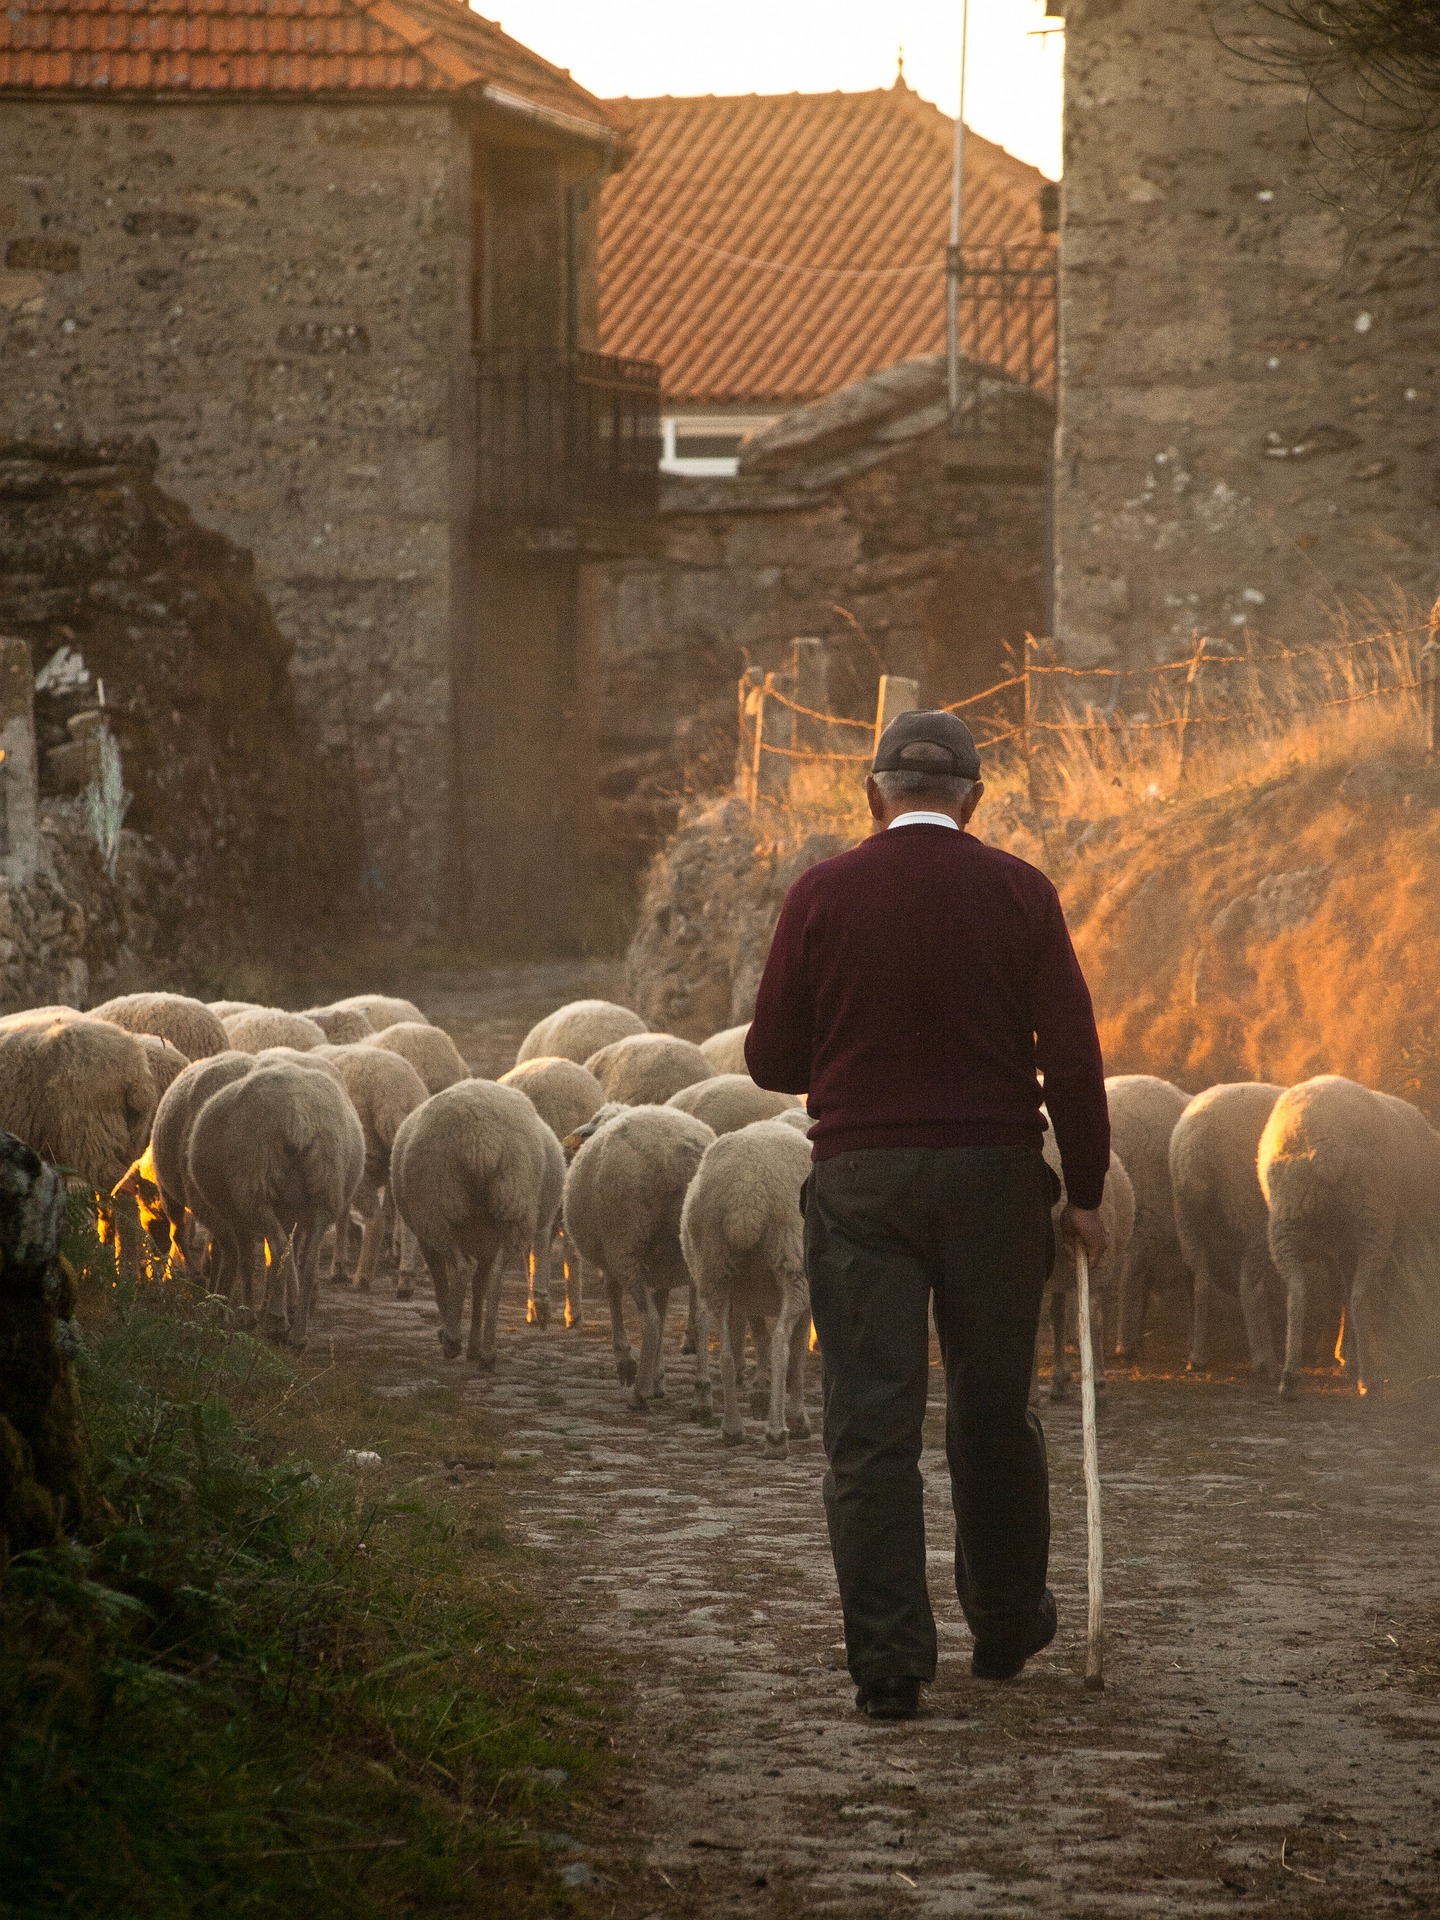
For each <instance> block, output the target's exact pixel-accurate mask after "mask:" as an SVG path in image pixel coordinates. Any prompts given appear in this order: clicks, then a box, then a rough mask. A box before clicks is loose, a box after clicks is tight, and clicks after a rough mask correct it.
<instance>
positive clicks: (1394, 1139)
mask: <svg viewBox="0 0 1440 1920" xmlns="http://www.w3.org/2000/svg"><path fill="white" fill-rule="evenodd" d="M1257 1167H1258V1177H1259V1181H1260V1186H1261V1189H1262V1191H1263V1193H1264V1195H1265V1198H1266V1200H1267V1201H1268V1203H1269V1207H1270V1235H1269V1238H1270V1254H1271V1258H1272V1259H1273V1260H1274V1262H1275V1266H1276V1269H1277V1271H1278V1272H1279V1274H1280V1276H1281V1278H1282V1280H1283V1281H1284V1283H1285V1293H1286V1307H1287V1311H1286V1323H1285V1366H1284V1370H1283V1371H1282V1373H1281V1375H1280V1392H1281V1394H1282V1395H1283V1396H1284V1397H1285V1398H1286V1399H1291V1398H1293V1396H1294V1394H1295V1391H1296V1388H1297V1387H1298V1385H1299V1381H1300V1370H1301V1367H1302V1366H1303V1364H1304V1340H1305V1314H1306V1306H1307V1294H1308V1292H1309V1289H1310V1286H1311V1284H1312V1282H1313V1281H1315V1280H1316V1279H1320V1278H1323V1277H1325V1276H1326V1275H1327V1274H1331V1275H1334V1274H1337V1273H1338V1275H1339V1278H1340V1281H1341V1287H1342V1291H1343V1297H1344V1301H1345V1308H1346V1312H1345V1332H1344V1336H1343V1339H1344V1351H1345V1367H1346V1373H1347V1376H1348V1377H1349V1378H1350V1379H1351V1380H1353V1382H1354V1384H1355V1386H1356V1387H1357V1389H1358V1390H1359V1392H1360V1393H1361V1394H1366V1393H1368V1392H1369V1391H1370V1390H1371V1388H1372V1387H1373V1386H1374V1385H1375V1384H1376V1383H1377V1382H1378V1380H1379V1378H1380V1347H1381V1334H1382V1331H1383V1332H1384V1333H1386V1334H1388V1335H1390V1336H1391V1337H1392V1339H1397V1340H1398V1339H1399V1338H1401V1337H1403V1338H1405V1339H1407V1340H1409V1341H1411V1342H1414V1341H1415V1340H1416V1338H1417V1336H1418V1337H1419V1338H1421V1339H1422V1340H1423V1339H1424V1337H1425V1336H1427V1335H1431V1334H1433V1326H1431V1325H1429V1324H1427V1322H1429V1321H1431V1320H1433V1317H1434V1314H1435V1306H1436V1294H1437V1289H1436V1285H1435V1280H1434V1273H1435V1267H1436V1261H1437V1257H1440V1134H1437V1133H1436V1131H1435V1129H1434V1128H1433V1127H1432V1126H1431V1125H1430V1122H1429V1121H1428V1120H1427V1119H1426V1118H1425V1116H1424V1114H1422V1113H1421V1112H1420V1111H1419V1110H1418V1108H1416V1107H1412V1106H1411V1105H1410V1103H1409V1101H1408V1100H1399V1099H1397V1098H1395V1096H1394V1095H1393V1094H1386V1093H1374V1092H1372V1091H1371V1089H1370V1088H1368V1087H1362V1086H1359V1085H1358V1084H1357V1083H1356V1082H1355V1081H1353V1080H1344V1079H1342V1078H1341V1077H1340V1076H1339V1075H1338V1074H1329V1073H1327V1074H1322V1075H1321V1076H1320V1077H1319V1078H1318V1079H1314V1080H1305V1081H1302V1082H1301V1084H1300V1085H1299V1086H1298V1087H1291V1088H1289V1089H1288V1090H1287V1091H1286V1092H1284V1093H1282V1094H1281V1095H1280V1097H1279V1099H1278V1100H1277V1101H1276V1102H1275V1105H1274V1107H1273V1109H1272V1110H1271V1113H1270V1117H1269V1119H1268V1120H1267V1121H1266V1123H1265V1131H1264V1133H1263V1134H1262V1135H1261V1136H1260V1146H1259V1151H1258V1156H1257Z"/></svg>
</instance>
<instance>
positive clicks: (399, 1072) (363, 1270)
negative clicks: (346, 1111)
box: [323, 1046, 430, 1299]
mask: <svg viewBox="0 0 1440 1920" xmlns="http://www.w3.org/2000/svg"><path fill="white" fill-rule="evenodd" d="M323 1055H324V1059H325V1062H326V1063H327V1064H328V1065H330V1066H331V1067H333V1069H334V1071H335V1072H336V1073H338V1075H339V1077H340V1080H341V1083H342V1085H343V1086H344V1088H345V1091H346V1093H348V1094H349V1096H350V1103H351V1105H352V1106H353V1107H354V1109H355V1111H356V1113H357V1114H358V1115H359V1118H360V1125H361V1128H362V1129H363V1131H364V1134H365V1172H364V1176H363V1178H362V1180H361V1183H360V1195H361V1196H362V1198H361V1202H360V1208H359V1210H360V1214H361V1218H362V1219H363V1220H364V1223H365V1224H364V1228H363V1230H362V1232H361V1236H360V1257H359V1260H358V1261H357V1262H356V1266H355V1274H354V1279H353V1282H352V1284H353V1285H354V1286H355V1287H357V1288H358V1289H359V1290H360V1291H361V1292H362V1293H363V1292H367V1291H368V1290H369V1287H370V1282H371V1281H372V1279H373V1278H374V1276H375V1267H376V1263H377V1261H378V1259H379V1255H380V1249H381V1247H382V1246H384V1245H385V1243H386V1241H387V1240H388V1239H389V1237H390V1235H391V1234H392V1232H393V1231H394V1226H395V1196H394V1193H393V1191H392V1189H391V1185H390V1154H391V1151H392V1149H393V1148H394V1145H395V1135H396V1134H397V1133H398V1132H399V1130H400V1124H401V1122H402V1121H403V1120H405V1119H406V1118H407V1117H408V1116H409V1115H410V1114H412V1113H413V1112H414V1111H415V1109H416V1108H417V1107H421V1106H423V1105H424V1104H425V1102H426V1100H427V1099H429V1097H430V1096H429V1092H428V1090H427V1088H426V1085H425V1082H424V1081H423V1080H422V1079H421V1078H420V1076H419V1074H418V1073H417V1072H416V1071H415V1069H414V1067H412V1066H411V1064H410V1062H409V1061H408V1060H406V1059H404V1058H403V1057H402V1056H401V1055H400V1054H398V1053H392V1052H390V1051H389V1050H388V1049H385V1048H381V1047H367V1046H350V1047H327V1048H325V1049H323ZM342 1265H343V1259H342V1254H341V1249H340V1247H339V1246H338V1245H337V1247H336V1250H335V1270H336V1277H337V1278H338V1277H339V1276H340V1271H341V1268H342ZM411 1291H412V1289H411V1287H410V1285H409V1281H408V1276H407V1278H406V1279H404V1280H402V1281H401V1282H399V1283H398V1285H397V1294H398V1296H399V1297H400V1298H402V1299H409V1297H410V1292H411Z"/></svg>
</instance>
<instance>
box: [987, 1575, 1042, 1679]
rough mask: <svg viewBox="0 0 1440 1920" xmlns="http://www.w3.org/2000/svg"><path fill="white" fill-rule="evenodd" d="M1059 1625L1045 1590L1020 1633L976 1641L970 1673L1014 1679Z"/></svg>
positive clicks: (990, 1677) (988, 1677) (994, 1677)
mask: <svg viewBox="0 0 1440 1920" xmlns="http://www.w3.org/2000/svg"><path fill="white" fill-rule="evenodd" d="M1058 1624H1059V1623H1058V1621H1057V1619H1056V1616H1055V1596H1054V1594H1053V1593H1051V1591H1050V1589H1049V1588H1048V1587H1047V1588H1046V1589H1045V1596H1044V1598H1043V1599H1042V1600H1041V1602H1040V1605H1039V1606H1038V1607H1037V1608H1036V1609H1035V1618H1034V1619H1033V1620H1032V1621H1031V1623H1030V1625H1029V1626H1028V1627H1027V1628H1026V1629H1025V1631H1024V1632H1023V1633H1019V1634H1006V1635H1005V1636H1004V1637H1003V1638H997V1639H995V1640H991V1641H981V1640H977V1641H976V1642H975V1651H974V1653H972V1654H971V1656H970V1671H971V1673H973V1674H974V1676H975V1678H976V1679H977V1680H1013V1679H1014V1678H1015V1676H1016V1674H1017V1673H1019V1671H1020V1669H1021V1668H1022V1667H1023V1666H1024V1664H1025V1662H1026V1661H1027V1660H1028V1659H1030V1658H1031V1656H1032V1655H1034V1654H1037V1653H1039V1652H1040V1651H1041V1649H1042V1648H1044V1647H1048V1646H1049V1644H1050V1642H1051V1641H1052V1640H1053V1639H1054V1638H1055V1629H1056V1627H1057V1625H1058Z"/></svg>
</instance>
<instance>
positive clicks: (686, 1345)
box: [680, 1280, 700, 1353]
mask: <svg viewBox="0 0 1440 1920" xmlns="http://www.w3.org/2000/svg"><path fill="white" fill-rule="evenodd" d="M699 1311H700V1289H699V1288H698V1287H697V1286H696V1285H695V1282H694V1281H693V1280H692V1281H691V1282H690V1305H689V1310H688V1311H687V1313H686V1315H685V1334H684V1338H683V1339H682V1340H681V1342H680V1351H681V1353H694V1351H695V1318H696V1315H697V1314H698V1313H699Z"/></svg>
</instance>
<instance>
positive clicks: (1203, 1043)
mask: <svg viewBox="0 0 1440 1920" xmlns="http://www.w3.org/2000/svg"><path fill="white" fill-rule="evenodd" d="M1398 624H1399V623H1397V627H1398ZM1423 634H1424V629H1423V627H1421V626H1419V625H1418V624H1417V623H1416V622H1415V621H1414V620H1413V619H1412V620H1411V621H1410V622H1409V624H1408V627H1407V628H1406V630H1404V631H1398V630H1393V629H1392V630H1391V631H1389V632H1388V633H1386V634H1384V635H1382V636H1380V637H1379V638H1378V639H1376V640H1374V641H1373V642H1372V641H1365V643H1364V644H1356V639H1357V636H1355V635H1353V634H1352V635H1341V636H1339V644H1338V648H1337V650H1336V651H1334V652H1333V653H1328V654H1325V655H1309V656H1302V657H1297V658H1290V659H1278V660H1272V661H1255V662H1253V663H1252V662H1249V661H1246V662H1245V663H1243V664H1239V665H1235V664H1232V665H1229V666H1225V667H1222V668H1217V669H1216V670H1215V678H1214V680H1213V681H1212V682H1211V683H1210V685H1209V686H1208V687H1205V688H1203V697H1199V698H1197V697H1193V695H1192V705H1191V718H1192V724H1191V725H1190V727H1189V728H1188V734H1189V739H1190V750H1189V751H1188V753H1186V754H1185V756H1184V757H1183V762H1182V755H1181V752H1180V748H1179V732H1180V730H1179V729H1178V728H1177V727H1173V726H1169V725H1159V724H1157V723H1158V722H1161V721H1164V720H1165V719H1166V717H1167V712H1168V713H1169V714H1170V717H1173V713H1174V710H1175V709H1176V708H1177V706H1178V703H1179V701H1180V699H1181V698H1182V696H1181V695H1180V694H1179V693H1178V692H1176V691H1175V690H1173V689H1172V688H1166V687H1165V686H1163V684H1162V686H1161V688H1160V690H1159V691H1155V692H1153V693H1152V696H1151V698H1150V700H1149V704H1148V705H1147V707H1146V710H1145V713H1144V716H1143V718H1144V721H1145V730H1141V729H1140V728H1139V727H1138V726H1126V725H1124V724H1123V723H1121V722H1119V721H1117V720H1116V718H1115V716H1114V715H1113V714H1112V715H1111V716H1109V717H1106V718H1104V719H1100V718H1097V713H1096V710H1095V709H1094V708H1080V709H1078V710H1072V712H1071V713H1070V715H1069V724H1061V723H1059V722H1056V723H1055V730H1053V731H1050V732H1048V733H1046V734H1045V735H1044V736H1042V737H1043V740H1044V746H1043V750H1041V751H1040V752H1038V753H1037V757H1036V761H1035V764H1034V767H1033V769H1032V768H1031V767H1030V766H1028V765H1027V763H1026V762H1025V760H1024V758H1023V757H1022V756H1021V755H1020V754H1019V753H1018V752H1016V751H1015V749H1014V746H1013V743H1011V744H1009V745H1008V746H1005V747H1001V748H999V749H998V750H996V752H995V753H994V754H992V755H990V756H988V757H987V767H986V798H985V800H984V802H983V804H982V807H981V810H980V813H979V815H978V816H977V820H976V830H977V831H978V832H979V833H980V835H981V836H982V837H983V838H986V839H989V840H992V841H993V842H994V843H996V844H998V845H1003V846H1006V847H1008V848H1009V849H1010V850H1011V851H1013V852H1016V853H1018V854H1020V855H1021V856H1022V857H1024V858H1027V859H1030V860H1033V861H1034V862H1036V863H1037V864H1038V865H1041V866H1043V867H1045V869H1046V870H1047V871H1048V872H1050V873H1051V874H1052V876H1053V877H1054V878H1055V880H1056V882H1057V884H1058V885H1059V887H1060V889H1061V893H1062V896H1063V898H1064V900H1065V904H1066V909H1067V913H1068V915H1069V918H1070V923H1071V926H1072V929H1073V931H1074V935H1075V940H1076V945H1077V948H1078V950H1079V952H1080V955H1081V958H1082V960H1083V962H1084V964H1085V968H1086V972H1087V975H1088V977H1089V979H1090V983H1091V987H1092V991H1093V993H1094V996H1095V1002H1096V1008H1097V1013H1098V1015H1099V1020H1100V1028H1101V1037H1102V1040H1103V1042H1104V1045H1105V1049H1106V1057H1107V1062H1108V1064H1109V1066H1110V1068H1111V1070H1112V1071H1116V1072H1139V1071H1145V1072H1153V1073H1161V1074H1163V1075H1165V1076H1166V1077H1167V1078H1171V1079H1174V1080H1176V1081H1177V1082H1178V1083H1179V1084H1181V1085H1182V1086H1186V1087H1189V1088H1191V1089H1192V1090H1196V1089H1199V1088H1200V1087H1203V1086H1207V1085H1211V1084H1214V1083H1215V1082H1217V1081H1221V1080H1232V1079H1251V1078H1256V1079H1273V1080H1277V1081H1284V1082H1288V1083H1293V1082H1295V1081H1297V1080H1300V1079H1304V1078H1306V1077H1307V1076H1309V1075H1311V1074H1315V1073H1319V1072H1339V1073H1345V1074H1348V1075H1350V1076H1352V1077H1354V1078H1356V1079H1359V1080H1362V1081H1364V1082H1366V1083H1367V1084H1370V1085H1373V1086H1378V1087H1382V1088H1385V1089H1386V1090H1388V1091H1394V1092H1401V1093H1404V1094H1406V1095H1407V1096H1408V1097H1410V1098H1412V1099H1415V1100H1416V1101H1417V1102H1418V1103H1419V1104H1420V1105H1421V1106H1422V1107H1424V1108H1425V1109H1426V1110H1427V1111H1428V1112H1429V1113H1431V1115H1432V1116H1436V1117H1440V1010H1437V1003H1436V994H1435V987H1434V981H1435V977H1436V972H1437V963H1440V931H1437V930H1440V916H1437V913H1436V908H1435V902H1436V900H1437V899H1440V770H1437V769H1435V768H1430V767H1427V766H1426V765H1425V762H1424V753H1423V738H1422V723H1421V715H1420V708H1419V697H1418V694H1417V692H1416V691H1415V685H1414V683H1415V680H1416V678H1417V650H1418V646H1419V643H1420V640H1421V639H1422V638H1423ZM1174 678H1175V679H1176V680H1177V681H1178V680H1179V679H1181V676H1179V675H1177V676H1174ZM1202 687H1203V678H1202ZM1115 704H1116V708H1117V710H1118V708H1119V705H1120V703H1119V702H1118V701H1117V702H1116V703H1115ZM1052 711H1053V709H1052ZM828 771H829V775H830V777H829V779H828V781H826V782H821V781H820V780H818V779H817V777H816V773H815V771H814V770H812V769H810V768H807V786H808V788H809V791H808V792H807V793H806V796H805V798H804V800H803V802H801V803H799V804H792V803H787V802H785V801H783V800H780V799H768V800H765V801H763V802H762V803H761V805H760V806H759V807H758V808H757V810H756V814H755V825H756V840H757V846H758V848H759V850H760V851H762V852H773V851H775V850H777V849H778V850H780V851H782V852H783V850H785V849H786V848H788V847H792V846H795V845H798V844H799V843H800V842H802V841H803V840H804V839H805V838H807V837H808V836H809V835H810V834H813V833H816V832H828V833H838V834H841V835H842V836H845V837H850V838H855V839H858V838H860V837H861V836H862V835H863V834H864V833H865V832H866V831H868V827H869V821H868V816H867V814H866V811H865V806H864V798H863V792H862V790H861V787H862V778H863V768H859V767H857V766H854V765H850V764H846V765H839V764H837V765H835V766H834V767H833V768H832V769H830V770H828Z"/></svg>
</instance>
